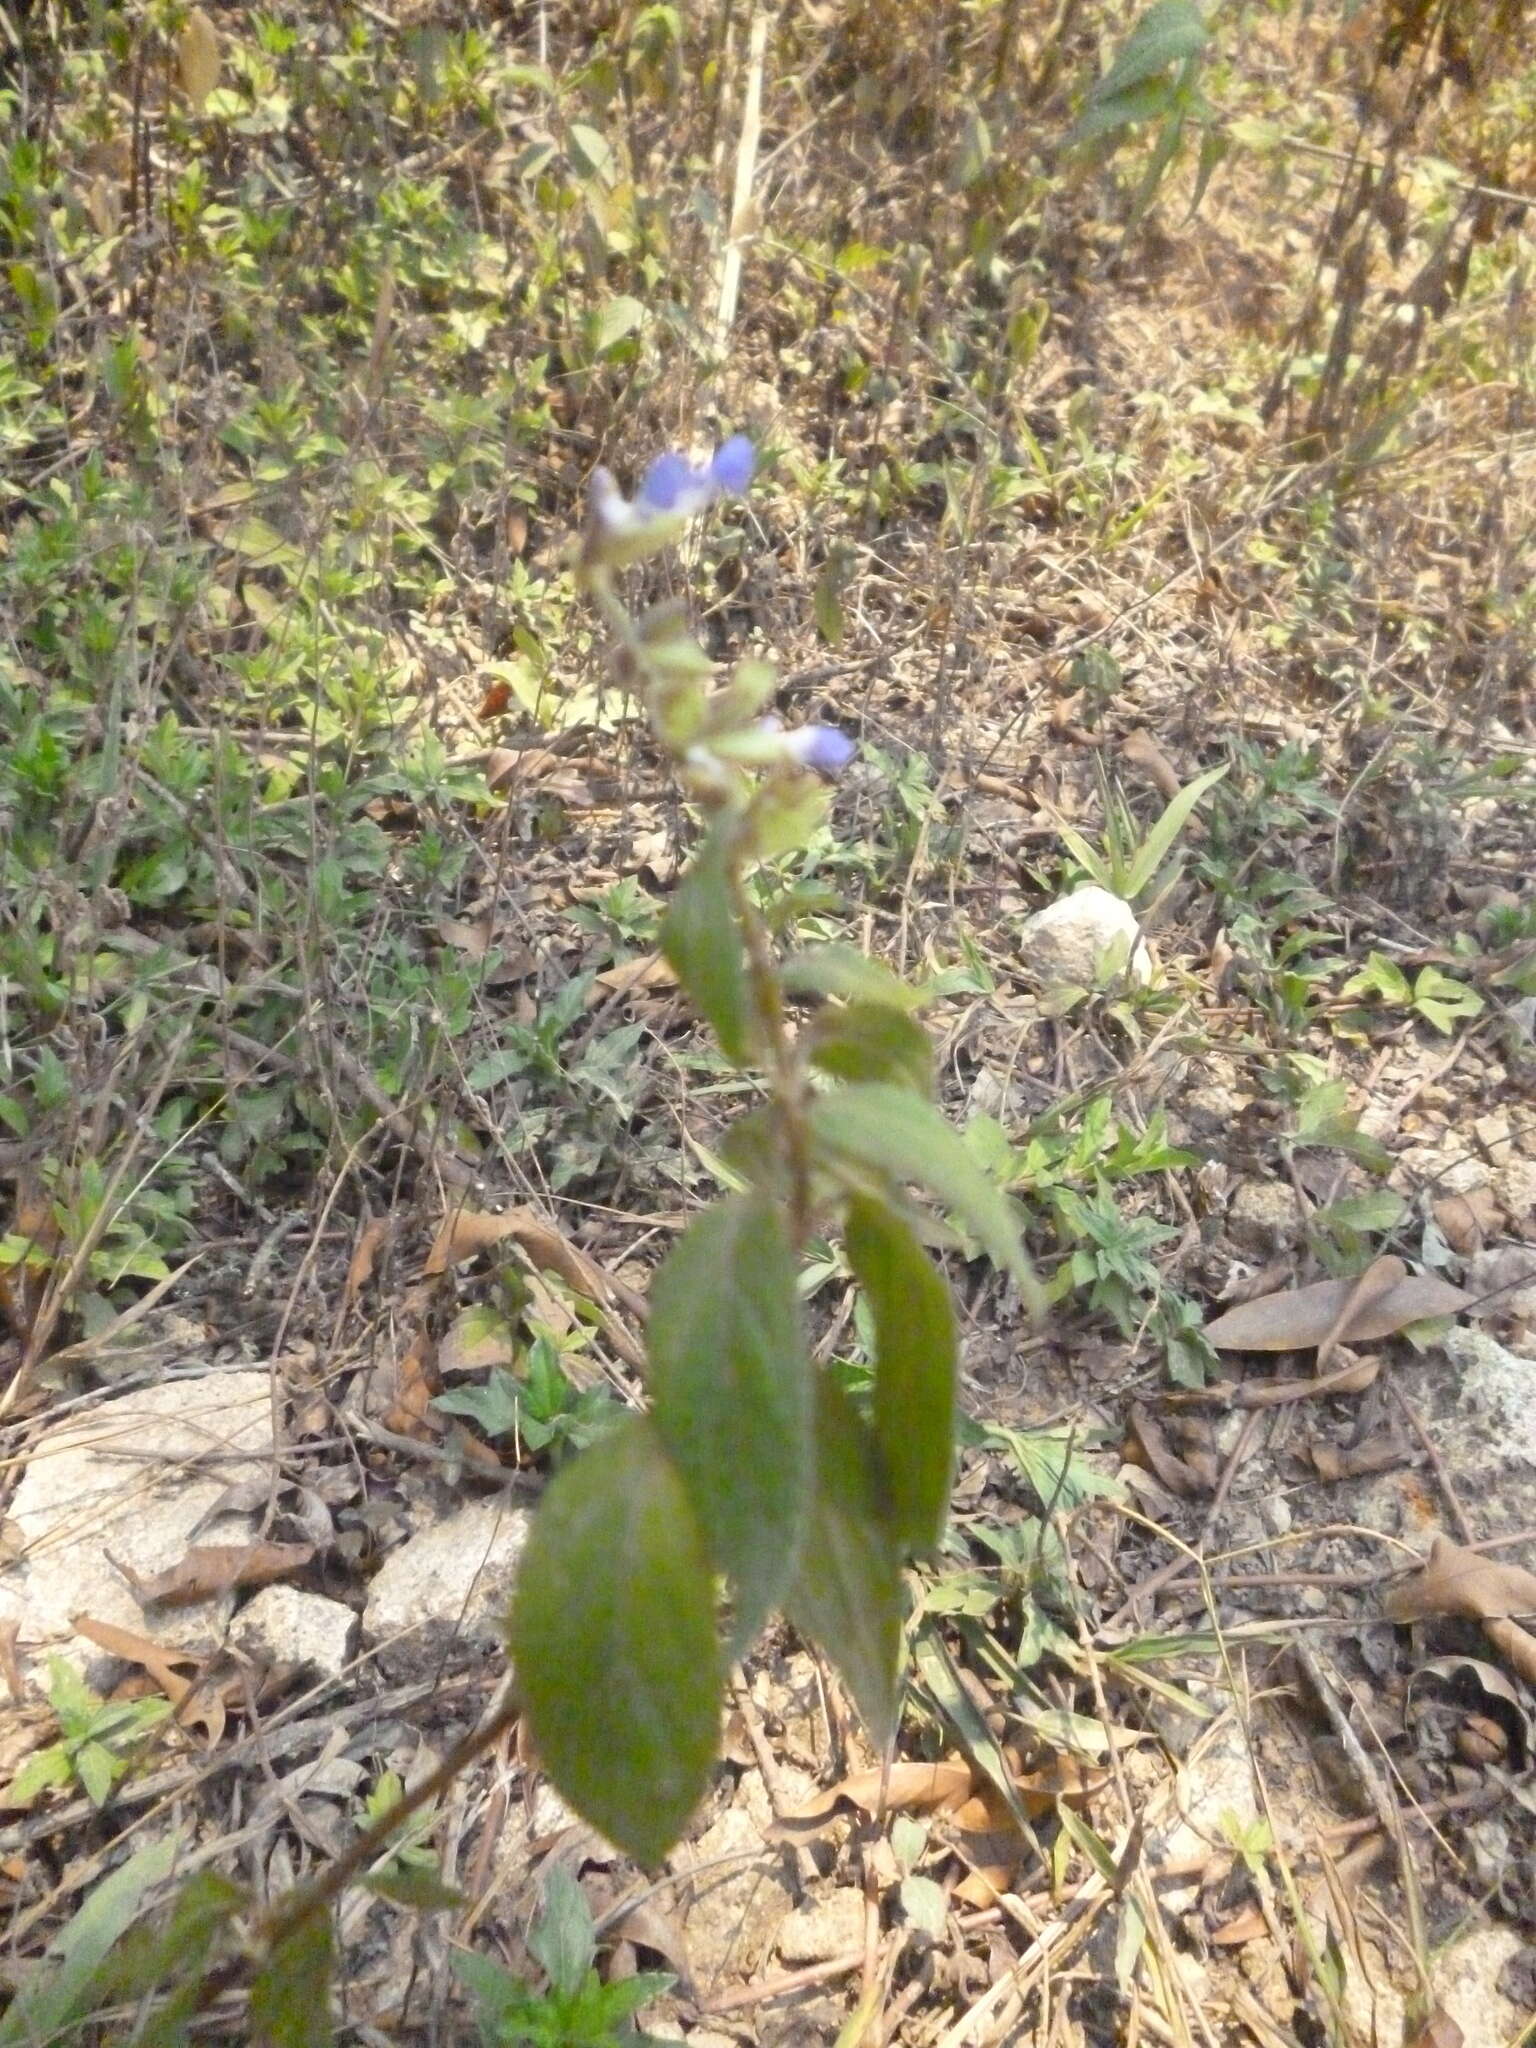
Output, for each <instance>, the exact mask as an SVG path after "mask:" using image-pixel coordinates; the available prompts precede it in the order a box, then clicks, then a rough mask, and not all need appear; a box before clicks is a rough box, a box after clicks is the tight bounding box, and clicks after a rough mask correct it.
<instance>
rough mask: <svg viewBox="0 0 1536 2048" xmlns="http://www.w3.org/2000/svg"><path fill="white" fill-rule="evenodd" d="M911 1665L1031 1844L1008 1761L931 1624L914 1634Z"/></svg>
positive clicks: (965, 1749) (1030, 1832)
mask: <svg viewBox="0 0 1536 2048" xmlns="http://www.w3.org/2000/svg"><path fill="white" fill-rule="evenodd" d="M912 1656H913V1661H914V1662H915V1663H916V1665H917V1671H918V1676H919V1677H920V1678H921V1680H922V1682H923V1685H924V1687H925V1688H926V1689H927V1691H928V1694H929V1696H930V1697H931V1698H932V1700H933V1703H934V1705H935V1706H936V1707H937V1708H938V1710H939V1712H940V1713H941V1714H942V1715H943V1716H944V1718H945V1720H946V1721H948V1723H949V1725H950V1727H951V1728H953V1729H954V1731H955V1734H956V1735H957V1736H958V1737H959V1739H960V1746H961V1748H962V1749H963V1750H964V1751H965V1753H966V1755H967V1756H968V1757H969V1758H970V1759H971V1761H972V1763H974V1764H975V1765H976V1767H977V1769H978V1770H980V1771H984V1772H985V1773H986V1775H987V1777H988V1778H990V1779H991V1781H992V1784H993V1785H994V1787H995V1788H996V1789H997V1791H998V1792H999V1793H1000V1794H1001V1795H1002V1799H1003V1803H1004V1805H1005V1806H1006V1807H1007V1808H1008V1811H1009V1812H1010V1813H1011V1814H1012V1815H1013V1818H1014V1821H1015V1823H1016V1824H1017V1826H1018V1829H1019V1832H1020V1834H1022V1835H1023V1837H1024V1839H1025V1841H1026V1842H1030V1843H1033V1842H1034V1839H1035V1832H1034V1829H1033V1828H1032V1827H1031V1825H1030V1820H1029V1815H1028V1813H1027V1812H1026V1811H1025V1808H1024V1802H1023V1801H1022V1800H1021V1799H1020V1797H1019V1792H1018V1787H1017V1786H1016V1785H1015V1784H1014V1782H1013V1772H1012V1771H1011V1770H1010V1768H1009V1765H1008V1759H1007V1758H1006V1757H1005V1756H1004V1755H1003V1751H1002V1745H1001V1744H1000V1743H999V1741H998V1739H997V1737H996V1736H995V1735H994V1734H993V1733H992V1730H991V1729H990V1728H989V1727H988V1726H987V1724H986V1722H985V1721H984V1720H983V1718H982V1715H981V1711H980V1709H979V1708H978V1707H977V1705H976V1702H975V1701H974V1700H973V1699H972V1698H971V1696H970V1694H969V1693H968V1692H967V1691H966V1689H965V1687H964V1685H963V1684H962V1683H961V1680H960V1674H959V1672H958V1671H957V1670H956V1669H955V1663H954V1659H953V1658H952V1657H951V1656H950V1654H949V1651H948V1650H947V1649H946V1648H945V1646H944V1641H943V1638H942V1637H941V1636H940V1635H939V1633H938V1631H937V1630H936V1629H935V1628H934V1627H933V1626H932V1624H931V1623H925V1624H924V1625H923V1627H922V1628H921V1629H920V1630H919V1631H918V1633H917V1637H916V1640H915V1641H914V1643H913V1645H912Z"/></svg>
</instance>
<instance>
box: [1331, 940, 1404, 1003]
mask: <svg viewBox="0 0 1536 2048" xmlns="http://www.w3.org/2000/svg"><path fill="white" fill-rule="evenodd" d="M1339 994H1340V995H1341V996H1369V995H1377V996H1380V997H1381V998H1382V1000H1383V1001H1384V1002H1388V1003H1396V1004H1399V1005H1400V1006H1401V1007H1402V1008H1404V1009H1406V1008H1407V1007H1408V1005H1409V1004H1410V1003H1411V1002H1412V1001H1413V993H1412V991H1411V990H1410V988H1409V986H1408V977H1407V975H1406V974H1404V972H1403V970H1402V969H1401V967H1399V966H1398V965H1397V963H1396V961H1394V960H1388V959H1387V958H1386V956H1385V954H1382V953H1372V954H1370V955H1369V956H1368V958H1367V960H1366V963H1365V965H1364V966H1363V967H1362V968H1361V969H1360V970H1359V972H1358V973H1357V974H1352V975H1351V976H1350V977H1349V979H1348V981H1346V982H1345V984H1344V986H1343V987H1342V988H1341V989H1340V990H1339Z"/></svg>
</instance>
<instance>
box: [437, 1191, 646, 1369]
mask: <svg viewBox="0 0 1536 2048" xmlns="http://www.w3.org/2000/svg"><path fill="white" fill-rule="evenodd" d="M509 1237H510V1238H512V1239H514V1240H515V1242H516V1243H517V1245H518V1247H519V1249H520V1250H521V1251H522V1252H523V1253H524V1254H525V1255H526V1257H527V1258H528V1259H529V1260H530V1261H531V1262H532V1264H533V1265H535V1266H537V1267H538V1268H539V1269H540V1271H542V1272H545V1273H554V1274H555V1275H557V1276H558V1278H560V1279H562V1280H564V1281H565V1283H566V1285H567V1286H569V1287H571V1288H573V1289H574V1290H575V1292H576V1293H578V1294H580V1295H581V1296H583V1298H584V1299H586V1300H587V1301H591V1302H594V1303H596V1305H597V1306H598V1307H599V1308H601V1309H608V1310H610V1311H614V1310H619V1309H622V1310H624V1311H626V1312H627V1313H628V1314H630V1315H633V1316H636V1317H643V1316H644V1314H645V1301H644V1299H643V1297H642V1296H640V1295H638V1294H636V1293H635V1291H634V1289H633V1288H631V1287H626V1286H625V1285H624V1283H623V1281H622V1280H616V1279H615V1278H614V1277H613V1276H612V1275H611V1274H609V1273H605V1272H604V1271H603V1269H602V1267H601V1266H599V1265H598V1263H597V1261H596V1260H595V1259H592V1258H589V1257H588V1255H587V1254H586V1253H585V1252H584V1251H582V1250H581V1249H580V1247H579V1246H577V1245H574V1244H572V1243H571V1242H570V1240H569V1239H568V1238H566V1237H563V1236H562V1235H561V1234H560V1232H559V1231H558V1230H556V1229H555V1227H554V1225H553V1224H551V1223H546V1222H545V1220H544V1218H543V1217H542V1216H540V1215H538V1214H537V1213H536V1212H535V1211H534V1210H532V1209H506V1210H504V1211H502V1213H501V1214H500V1215H491V1214H489V1213H488V1212H486V1211H482V1210H478V1209H467V1208H456V1209H452V1210H450V1211H449V1213H448V1214H447V1215H446V1216H445V1217H444V1218H443V1223H442V1227H441V1229H440V1230H439V1231H438V1233H437V1236H436V1238H435V1239H434V1241H433V1244H432V1249H431V1250H430V1251H429V1252H428V1254H427V1261H426V1264H425V1265H424V1266H423V1268H422V1275H423V1277H424V1278H426V1279H435V1278H436V1277H438V1276H439V1275H440V1274H443V1273H446V1272H447V1271H448V1269H449V1267H450V1266H457V1265H461V1264H462V1263H463V1261H464V1260H466V1259H470V1258H474V1257H475V1256H476V1255H477V1254H479V1253H481V1252H485V1251H490V1250H492V1249H494V1247H495V1246H497V1245H499V1244H502V1243H504V1242H505V1240H506V1239H507V1238H509ZM605 1327H606V1329H607V1332H608V1336H609V1338H610V1340H611V1341H612V1343H613V1346H614V1349H615V1350H616V1351H617V1352H618V1353H619V1355H620V1356H621V1357H622V1358H623V1360H624V1362H625V1364H626V1365H633V1366H635V1367H636V1368H637V1369H641V1370H643V1369H644V1365H645V1353H644V1350H643V1349H642V1347H641V1346H640V1345H639V1344H638V1343H637V1341H636V1340H635V1338H634V1337H633V1336H632V1335H631V1334H630V1333H629V1332H628V1331H627V1330H626V1329H624V1327H623V1326H622V1325H621V1324H620V1323H618V1322H617V1321H613V1320H610V1321H608V1322H607V1323H606V1324H605Z"/></svg>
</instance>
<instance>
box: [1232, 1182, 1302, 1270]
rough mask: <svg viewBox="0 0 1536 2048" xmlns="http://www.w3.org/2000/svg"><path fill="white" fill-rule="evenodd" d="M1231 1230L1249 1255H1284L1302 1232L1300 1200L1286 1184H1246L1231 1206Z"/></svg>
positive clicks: (1236, 1192) (1234, 1240)
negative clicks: (1253, 1253)
mask: <svg viewBox="0 0 1536 2048" xmlns="http://www.w3.org/2000/svg"><path fill="white" fill-rule="evenodd" d="M1227 1226H1228V1228H1229V1229H1230V1231H1231V1233H1232V1238H1233V1242H1234V1243H1236V1244H1240V1245H1243V1246H1245V1247H1246V1248H1247V1249H1248V1250H1249V1251H1255V1252H1275V1251H1281V1250H1283V1249H1284V1247H1285V1246H1287V1245H1290V1244H1294V1243H1295V1242H1296V1238H1297V1236H1298V1234H1299V1232H1300V1228H1301V1225H1300V1222H1299V1220H1298V1217H1297V1212H1296V1197H1295V1195H1294V1194H1293V1193H1292V1191H1291V1189H1290V1188H1289V1187H1287V1186H1286V1184H1285V1183H1284V1182H1283V1181H1278V1180H1245V1181H1243V1182H1241V1183H1240V1185H1239V1186H1238V1187H1237V1188H1236V1189H1235V1190H1234V1191H1233V1195H1232V1199H1231V1201H1230V1202H1229V1203H1228V1205H1227Z"/></svg>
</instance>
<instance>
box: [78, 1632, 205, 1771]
mask: <svg viewBox="0 0 1536 2048" xmlns="http://www.w3.org/2000/svg"><path fill="white" fill-rule="evenodd" d="M73 1626H74V1630H75V1633H76V1634H77V1635H82V1636H84V1637H85V1639H86V1641H87V1642H88V1643H94V1644H95V1645H96V1647H97V1649H99V1650H105V1651H107V1653H108V1654H109V1655H110V1656H113V1657H121V1658H122V1659H123V1660H124V1662H125V1663H128V1664H137V1665H138V1666H139V1668H140V1670H141V1671H147V1672H148V1673H149V1675H150V1677H151V1678H152V1679H153V1680H154V1681H155V1683H156V1685H158V1686H159V1688H160V1690H161V1691H162V1692H163V1693H164V1694H165V1696H166V1698H167V1699H168V1700H169V1701H170V1703H171V1705H172V1706H173V1707H174V1708H175V1709H176V1721H177V1725H178V1726H179V1727H182V1728H194V1727H199V1726H200V1727H201V1728H202V1730H203V1732H204V1734H205V1736H206V1737H207V1741H208V1747H209V1748H210V1749H212V1748H214V1747H215V1745H216V1744H217V1743H218V1741H219V1738H220V1737H221V1736H222V1735H223V1733H224V1723H225V1719H226V1716H225V1709H224V1702H223V1700H221V1699H220V1698H219V1696H218V1694H217V1693H216V1692H212V1691H209V1690H206V1689H205V1688H204V1687H203V1686H201V1685H200V1684H199V1683H198V1681H197V1678H196V1677H195V1676H192V1677H188V1676H187V1675H186V1674H185V1673H184V1672H182V1671H181V1670H179V1669H178V1666H180V1665H188V1666H190V1667H191V1670H192V1672H193V1673H194V1674H195V1673H196V1671H197V1669H198V1666H199V1661H200V1660H199V1659H198V1658H196V1657H194V1656H191V1655H190V1654H189V1653H188V1652H187V1651H185V1650H167V1649H166V1648H164V1647H163V1645H161V1644H160V1643H155V1642H151V1641H150V1639H149V1637H148V1636H141V1635H137V1634H135V1632H134V1631H133V1630H132V1629H131V1628H119V1627H118V1625H117V1623H116V1622H112V1621H93V1620H92V1619H91V1617H90V1616H89V1615H88V1614H77V1615H76V1616H75V1617H74V1623H73Z"/></svg>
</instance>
